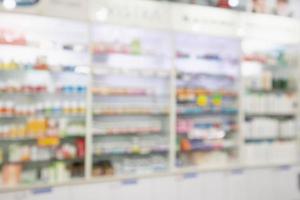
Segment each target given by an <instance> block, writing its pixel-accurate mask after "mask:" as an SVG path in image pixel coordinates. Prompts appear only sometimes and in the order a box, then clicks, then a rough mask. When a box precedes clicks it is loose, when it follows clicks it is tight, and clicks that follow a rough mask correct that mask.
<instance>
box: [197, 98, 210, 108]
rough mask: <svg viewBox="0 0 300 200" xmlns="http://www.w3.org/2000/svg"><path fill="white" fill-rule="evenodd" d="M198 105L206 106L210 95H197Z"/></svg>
mask: <svg viewBox="0 0 300 200" xmlns="http://www.w3.org/2000/svg"><path fill="white" fill-rule="evenodd" d="M197 105H198V106H201V107H205V106H207V105H208V97H207V96H206V95H199V96H198V97H197Z"/></svg>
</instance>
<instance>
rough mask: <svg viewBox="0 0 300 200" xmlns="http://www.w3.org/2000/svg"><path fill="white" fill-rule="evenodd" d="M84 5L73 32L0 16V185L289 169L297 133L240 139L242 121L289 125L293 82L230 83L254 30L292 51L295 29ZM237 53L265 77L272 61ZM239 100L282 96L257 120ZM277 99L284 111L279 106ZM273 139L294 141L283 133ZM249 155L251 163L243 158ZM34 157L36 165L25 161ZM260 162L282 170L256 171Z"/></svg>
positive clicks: (152, 7) (198, 14) (231, 15)
mask: <svg viewBox="0 0 300 200" xmlns="http://www.w3.org/2000/svg"><path fill="white" fill-rule="evenodd" d="M91 2H92V3H93V6H91V8H90V9H91V10H90V12H91V13H89V18H88V19H87V21H81V22H79V21H76V22H75V21H69V20H63V19H54V18H53V19H52V18H44V17H38V16H26V15H20V16H18V15H10V14H0V24H1V25H0V52H1V53H0V171H1V173H2V174H1V173H0V174H1V177H4V178H5V180H11V181H9V182H7V181H4V182H3V181H2V185H3V186H4V187H7V186H12V187H15V186H17V185H18V186H19V185H20V186H23V185H24V184H25V185H26V184H27V186H28V185H39V184H40V185H43V186H44V185H48V184H50V185H54V186H55V185H63V184H68V183H70V182H72V181H73V180H74V179H77V178H78V177H79V179H80V181H82V182H85V181H86V180H88V181H89V180H93V181H94V179H96V180H98V178H99V179H103V180H110V179H111V180H118V179H120V180H124V179H126V178H128V177H129V178H132V177H134V178H137V177H144V176H147V177H150V176H152V175H154V174H155V173H158V174H169V173H189V172H192V173H193V172H195V171H197V172H198V171H199V170H204V171H209V170H216V169H217V170H221V169H224V170H225V169H226V170H235V169H243V168H247V167H249V166H256V167H260V166H263V167H266V166H268V165H270V166H277V165H286V164H291V165H293V164H295V163H297V162H298V159H293V160H292V159H290V158H291V157H289V155H297V154H290V152H292V151H294V150H295V148H294V146H293V145H290V144H291V143H293V144H296V142H297V136H298V133H297V132H296V133H288V134H287V132H284V133H285V134H286V135H284V136H283V135H277V136H276V137H273V136H274V133H275V132H272V131H270V132H268V133H270V134H269V135H264V136H263V137H262V135H261V134H260V131H255V132H254V133H255V134H254V135H253V134H252V135H251V137H248V134H247V130H249V127H247V124H245V123H242V122H244V120H245V119H246V121H248V120H252V121H253V120H255V119H260V118H262V117H263V118H267V119H268V120H269V119H272V120H273V121H274V119H275V120H276V121H288V120H291V119H297V120H298V115H299V110H298V109H299V107H298V106H297V107H294V103H295V102H298V93H299V91H298V90H299V88H298V86H297V84H296V83H298V80H296V79H295V81H294V82H295V84H292V85H291V87H283V85H286V84H285V83H284V84H283V83H282V82H281V81H278V84H277V85H278V86H277V87H270V85H273V83H271V82H270V81H269V82H268V84H266V85H264V86H263V87H253V88H249V87H248V88H247V90H245V88H241V86H244V85H243V84H242V83H244V84H245V83H247V80H245V79H244V78H245V77H241V74H240V56H241V54H242V49H241V43H242V44H243V43H244V42H245V40H246V39H248V36H249V35H250V36H253V38H257V37H258V36H261V35H259V34H258V33H260V32H256V31H255V30H260V29H263V28H262V27H264V26H266V25H270V27H271V28H269V29H270V30H272V33H271V34H266V35H272V36H274V37H276V39H279V40H280V39H282V38H281V37H284V38H288V40H290V41H289V42H287V43H289V44H299V42H300V38H299V35H300V34H299V30H298V29H297V30H296V29H293V28H294V27H295V22H294V21H292V22H291V19H285V18H278V17H274V18H273V17H270V16H260V15H259V18H258V17H257V16H256V15H250V14H243V13H238V12H231V11H227V10H215V9H213V8H205V7H204V8H203V7H195V6H183V5H178V4H167V3H163V4H162V3H159V2H155V3H154V2H148V3H146V4H144V3H138V2H137V1H130V0H127V1H126V2H125V1H124V2H120V1H114V0H107V1H104V0H101V1H97V2H96V1H95V2H94V1H91ZM116 2H117V3H116ZM94 4H95V5H94ZM115 4H117V5H118V6H115ZM119 4H120V5H119ZM105 8H107V9H105ZM120 10H121V11H122V12H120ZM123 10H124V12H123ZM166 10H170V13H171V14H170V13H168V12H166ZM2 15H3V17H2ZM55 16H56V15H55ZM81 17H82V16H81ZM260 18H263V19H264V20H262V21H261V22H262V23H263V24H260V21H259V19H260ZM80 19H82V18H80ZM35 20H37V22H36V23H35ZM19 21H22V22H24V23H22V24H21V25H20V26H19V24H20V23H19ZM17 22H18V23H17ZM279 22H280V23H279ZM290 22H291V23H290ZM16 24H18V26H16ZM33 24H34V25H33ZM278 24H281V26H283V28H280V31H279V30H278V31H277V29H276V28H277V27H278ZM296 24H297V25H298V24H299V23H298V22H297V23H296ZM57 27H63V29H58V28H57ZM252 29H253V30H252ZM275 29H276V31H273V30H275ZM12 33H13V34H12ZM11 34H12V35H13V36H14V37H13V39H11V38H10V37H7V35H8V36H11ZM246 36H247V37H246ZM264 37H266V36H264ZM264 37H262V38H263V39H268V38H264ZM7 38H9V41H7ZM270 39H274V38H270ZM279 43H280V42H279ZM280 46H282V45H280ZM285 47H286V48H284V50H287V51H288V52H289V53H290V51H289V50H290V47H289V46H285ZM292 49H293V48H292ZM244 52H245V60H244V61H247V62H243V63H244V64H245V63H252V64H253V62H254V63H255V65H256V66H258V65H259V66H263V68H264V69H268V70H269V71H270V72H272V73H266V74H264V79H265V78H269V80H270V76H272V74H273V70H274V69H275V68H276V65H277V62H276V59H274V57H273V55H274V54H273V53H270V54H268V55H270V58H271V59H269V57H267V58H268V59H266V57H261V56H260V55H261V51H259V54H258V55H259V56H258V57H255V56H256V54H255V56H254V57H251V56H253V54H252V53H253V52H251V51H250V52H248V51H247V49H246V50H244ZM254 52H256V49H255V51H254ZM263 52H273V51H263ZM295 52H296V51H295ZM289 53H288V54H289ZM248 55H250V56H248ZM263 55H265V54H263ZM269 61H270V62H269ZM281 61H284V59H283V60H282V57H281V58H280V62H281ZM282 65H283V66H290V63H288V65H286V63H284V62H283V63H280V65H279V66H277V67H278V68H280V66H282ZM253 69H255V68H252V70H253ZM294 74H297V73H294ZM279 82H281V83H280V84H279ZM288 82H291V81H290V80H289V81H288ZM292 82H293V81H292ZM264 84H265V82H264ZM279 85H281V86H282V87H281V86H279ZM265 86H267V87H265ZM244 91H245V93H246V94H247V95H249V96H250V95H251V97H253V96H254V97H259V98H260V102H261V101H265V103H262V104H268V101H269V98H272V97H273V96H276V97H278V96H280V97H282V98H277V103H276V105H275V106H271V107H270V106H265V108H267V109H266V110H263V111H261V110H260V109H259V108H255V107H254V106H253V105H252V104H251V103H249V102H247V101H248V99H245V98H243V96H244V95H243V93H244ZM264 96H265V97H267V98H266V100H261V97H264ZM287 97H288V98H287ZM291 98H292V99H293V100H291ZM287 99H288V100H287ZM286 101H288V102H289V103H288V106H284V109H285V110H283V109H281V108H280V106H278V105H280V104H282V102H286ZM242 102H244V105H243V104H242ZM266 102H267V103H266ZM255 104H257V105H260V103H255ZM245 105H249V108H248V110H247V108H246V106H245ZM262 107H264V106H262ZM274 108H276V109H274ZM287 108H288V109H287ZM246 111H247V112H246ZM241 119H242V120H241ZM291 127H293V128H291ZM29 128H32V129H33V131H28V129H29ZM41 129H43V131H41ZM282 129H284V130H288V129H289V130H290V132H293V131H296V128H294V126H293V125H291V124H289V123H286V124H285V126H284V127H282ZM257 136H258V137H257ZM45 146H46V147H45ZM9 147H10V148H9ZM21 147H22V148H21ZM35 147H36V149H34V150H32V148H35ZM37 147H38V148H37ZM18 148H19V149H18ZM16 149H18V151H17V150H16ZM30 149H31V150H30ZM251 149H252V153H251V155H250V158H249V159H250V161H251V160H252V161H253V162H248V161H247V160H242V159H241V158H243V157H244V156H245V155H247V152H248V153H249V150H250V151H251ZM266 149H268V150H266ZM296 149H297V148H296ZM37 150H41V151H42V153H41V154H42V156H41V157H39V155H40V154H38V155H37V156H32V155H33V153H30V152H31V151H32V152H35V151H37ZM9 151H11V152H14V153H13V154H11V156H9V155H8V152H9ZM44 151H45V155H44ZM18 152H19V153H18ZM268 152H276V153H277V154H276V156H277V157H281V158H284V159H286V158H288V159H289V162H287V160H275V162H267V163H266V162H262V161H266V155H267V153H268ZM287 152H288V153H287ZM30 154H31V156H30ZM269 155H271V154H269ZM248 156H249V154H248ZM251 156H252V157H251ZM273 156H274V155H273ZM269 158H271V157H270V156H269V157H268V159H269ZM273 158H274V157H273ZM7 166H8V167H7ZM21 172H22V176H21ZM6 174H9V175H11V174H14V175H16V176H14V177H12V176H10V178H8V176H7V175H6ZM104 176H108V178H107V179H105V178H104ZM20 177H21V179H20ZM32 177H35V178H32ZM0 183H1V181H0ZM2 185H1V186H2ZM0 192H1V189H0Z"/></svg>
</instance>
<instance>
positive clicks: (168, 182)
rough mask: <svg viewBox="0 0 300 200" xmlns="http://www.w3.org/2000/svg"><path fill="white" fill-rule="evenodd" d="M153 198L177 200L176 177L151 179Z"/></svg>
mask: <svg viewBox="0 0 300 200" xmlns="http://www.w3.org/2000/svg"><path fill="white" fill-rule="evenodd" d="M151 188H152V189H151V193H152V194H153V200H169V199H170V200H179V198H178V195H179V191H178V179H177V177H174V176H170V177H162V178H155V179H153V180H152V181H151Z"/></svg>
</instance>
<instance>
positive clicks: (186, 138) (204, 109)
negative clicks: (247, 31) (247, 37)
mask: <svg viewBox="0 0 300 200" xmlns="http://www.w3.org/2000/svg"><path fill="white" fill-rule="evenodd" d="M175 43H176V68H177V86H176V87H177V92H176V93H177V95H176V97H177V142H178V147H177V165H178V166H180V167H187V166H195V165H196V166H197V165H200V166H203V165H204V166H208V167H209V166H216V165H223V166H224V165H226V164H228V163H229V162H233V161H234V160H236V159H237V156H238V152H239V143H238V141H239V137H240V136H239V121H238V119H239V112H238V107H239V91H238V83H239V71H240V67H239V56H240V47H239V41H238V40H233V39H227V38H219V37H208V36H200V35H199V36H195V35H191V34H190V35H188V34H178V35H176V42H175Z"/></svg>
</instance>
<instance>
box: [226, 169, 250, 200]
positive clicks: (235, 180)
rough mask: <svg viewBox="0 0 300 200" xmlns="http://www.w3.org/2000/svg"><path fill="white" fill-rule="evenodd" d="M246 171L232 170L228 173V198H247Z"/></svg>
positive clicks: (232, 199)
mask: <svg viewBox="0 0 300 200" xmlns="http://www.w3.org/2000/svg"><path fill="white" fill-rule="evenodd" d="M246 192H247V190H246V184H245V171H244V170H232V171H230V172H228V173H227V174H226V200H246V196H247V195H246Z"/></svg>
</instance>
